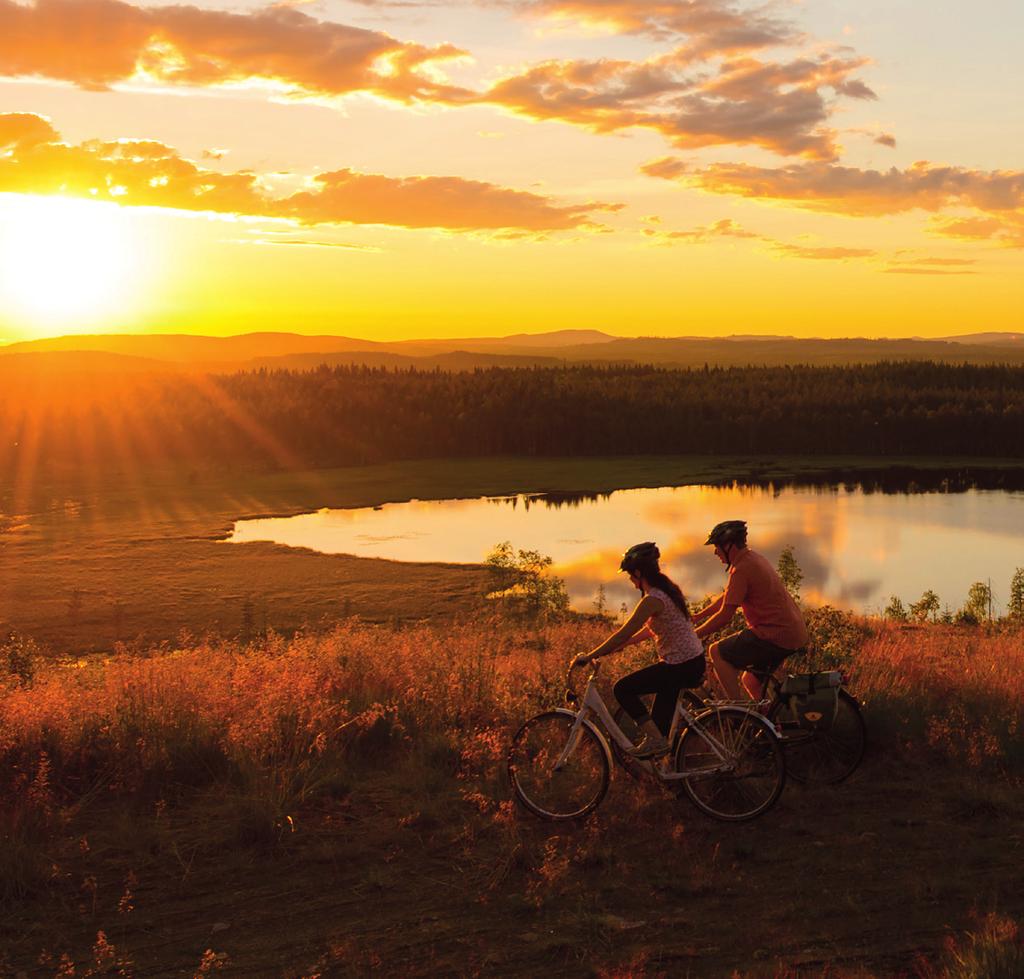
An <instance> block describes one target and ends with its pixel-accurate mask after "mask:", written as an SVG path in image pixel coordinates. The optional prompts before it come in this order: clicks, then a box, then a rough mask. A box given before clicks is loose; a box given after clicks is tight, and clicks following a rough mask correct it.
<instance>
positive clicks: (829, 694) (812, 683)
mask: <svg viewBox="0 0 1024 979" xmlns="http://www.w3.org/2000/svg"><path fill="white" fill-rule="evenodd" d="M842 683H843V675H842V673H840V672H839V671H838V670H831V671H829V672H828V673H801V674H798V675H796V676H788V677H786V679H785V680H784V681H783V683H782V695H783V696H784V697H785V698H786V702H787V703H788V704H789V709H790V711H791V713H792V716H793V717H794V718H795V720H796V722H797V723H798V724H799V725H800V727H804V728H810V729H811V730H815V731H827V730H828V729H829V728H830V727H832V723H833V721H835V719H836V711H837V710H838V709H839V688H840V686H842Z"/></svg>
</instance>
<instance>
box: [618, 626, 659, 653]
mask: <svg viewBox="0 0 1024 979" xmlns="http://www.w3.org/2000/svg"><path fill="white" fill-rule="evenodd" d="M656 638H657V636H655V635H654V633H653V632H651V627H650V626H649V625H647V624H646V623H645V624H644V625H642V626H641V627H640V631H639V632H638V633H637V634H636V635H635V636H633V637H632V638H630V639H627V640H625V641H624V642H623V643H621V644H620V645H619V649H625V648H626V646H635V645H636V644H637V643H638V642H644V641H646V640H647V639H656Z"/></svg>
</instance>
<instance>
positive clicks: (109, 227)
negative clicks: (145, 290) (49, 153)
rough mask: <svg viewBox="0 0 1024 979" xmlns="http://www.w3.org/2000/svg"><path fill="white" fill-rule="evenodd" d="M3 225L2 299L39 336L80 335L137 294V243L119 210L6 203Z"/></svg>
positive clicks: (48, 201) (63, 201)
mask: <svg viewBox="0 0 1024 979" xmlns="http://www.w3.org/2000/svg"><path fill="white" fill-rule="evenodd" d="M6 203H7V206H6V207H5V212H4V221H3V223H2V225H0V296H2V298H3V300H4V305H5V306H9V307H14V308H16V309H17V310H18V312H19V314H20V315H21V316H22V317H24V318H25V319H26V320H30V321H31V322H33V323H34V324H36V326H37V328H38V329H39V330H40V331H43V330H45V329H47V328H49V327H53V326H59V327H60V328H61V330H62V331H72V332H77V331H79V330H82V329H83V328H85V327H91V326H94V325H95V324H96V323H97V321H101V318H102V317H103V316H104V314H106V313H108V312H110V311H112V310H113V309H115V308H120V307H122V306H123V303H124V301H125V298H126V296H127V295H130V294H132V293H134V292H135V291H136V290H135V286H134V279H135V272H136V266H137V243H136V242H134V241H133V240H132V237H133V235H132V233H131V229H130V227H129V222H128V220H127V219H126V217H125V215H124V214H123V212H122V210H121V208H119V207H118V206H117V205H116V204H109V203H99V202H94V201H86V200H77V199H74V198H68V197H20V196H14V197H12V198H10V199H9V201H8V202H6Z"/></svg>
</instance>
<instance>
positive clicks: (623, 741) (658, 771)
mask: <svg viewBox="0 0 1024 979" xmlns="http://www.w3.org/2000/svg"><path fill="white" fill-rule="evenodd" d="M599 672H600V661H597V660H595V661H594V662H593V669H592V670H591V673H590V676H589V677H588V678H587V686H586V689H585V690H584V692H583V697H582V702H581V704H580V708H579V710H578V711H576V712H575V718H576V720H575V723H574V724H573V727H572V731H570V733H569V739H568V741H567V742H566V745H565V748H563V749H562V753H561V754H560V755H559V757H558V760H557V761H556V762H555V769H556V771H557V770H558V769H559V768H561V767H562V766H563V765H564V764H565V762H566V761H567V760H568V758H569V756H570V755H571V754H572V753H573V751H574V750H575V749H576V745H577V743H578V741H579V731H580V728H582V727H583V726H584V725H586V726H588V727H590V728H591V729H592V730H593V731H594V732H595V734H596V735H597V736H598V738H599V739H600V741H601V744H602V746H603V747H604V749H605V752H606V753H607V754H609V755H610V754H611V752H610V750H609V748H608V737H611V738H612V740H613V741H614V742H615V743H616V744H617V745H618V746H619V747H620V748H621V749H622V750H623V752H628V751H629V749H630V748H632V747H633V742H632V740H630V738H629V737H628V736H627V735H626V734H625V733H624V732H623V730H622V728H620V727H619V725H618V724H616V723H615V719H614V718H613V717H612V715H611V712H610V711H609V710H608V707H607V705H606V704H605V702H604V698H603V697H602V696H601V692H600V691H599V690H598V689H597V674H598V673H599ZM710 709H712V710H713V709H714V708H713V707H711V708H710ZM742 709H744V710H746V708H742ZM747 713H750V714H754V713H755V712H754V711H750V710H747ZM758 716H759V715H758ZM593 717H596V718H597V719H598V720H599V721H600V722H601V725H602V726H603V728H604V730H602V729H601V728H600V727H598V726H597V725H595V724H594V723H593V720H592V718H593ZM761 720H763V718H761ZM683 728H689V729H690V730H692V731H693V732H694V733H695V734H697V735H698V736H699V737H700V738H702V739H703V740H704V741H705V742H706V743H707V744H708V746H709V747H710V748H711V750H712V752H713V753H714V754H715V755H716V756H717V757H718V759H719V762H720V763H719V764H717V765H709V766H705V767H704V768H699V769H691V770H690V771H688V772H677V771H675V769H673V768H663V767H661V766H659V765H656V764H654V761H653V760H652V761H648V760H646V759H640V758H638V759H636V764H637V765H638V766H640V767H641V768H642V769H643V770H644V771H647V772H650V773H651V774H653V775H655V776H656V777H657V778H659V779H660V780H661V781H663V782H673V781H679V780H681V779H688V778H692V777H694V776H697V775H710V774H713V773H715V772H721V771H728V770H729V769H730V768H731V767H732V766H733V761H732V758H731V752H730V751H729V749H728V748H727V747H726V746H725V745H723V744H722V743H721V742H720V741H719V740H718V739H717V738H715V737H714V735H712V734H711V733H710V732H709V731H708V730H707V729H706V728H705V727H704V726H703V725H702V724H701V723H700V721H699V720H698V719H697V718H696V717H695V716H694V715H693V714H691V713H690V712H689V711H688V710H687V709H686V708H685V707H684V706H683V702H682V700H681V699H680V700H677V701H676V709H675V713H674V714H673V715H672V726H671V728H670V729H669V733H668V743H669V744H670V745H673V746H674V745H675V744H676V738H677V736H678V734H679V733H680V731H681V730H682V729H683ZM605 732H607V735H606V734H605Z"/></svg>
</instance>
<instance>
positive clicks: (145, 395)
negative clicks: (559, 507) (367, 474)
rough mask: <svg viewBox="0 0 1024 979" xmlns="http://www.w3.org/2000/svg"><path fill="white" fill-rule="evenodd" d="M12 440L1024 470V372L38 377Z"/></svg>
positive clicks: (359, 456)
mask: <svg viewBox="0 0 1024 979" xmlns="http://www.w3.org/2000/svg"><path fill="white" fill-rule="evenodd" d="M0 443H2V447H0V466H2V468H3V474H5V475H8V476H10V475H17V474H18V473H19V472H21V473H24V472H25V471H26V469H28V470H29V471H32V472H35V473H37V474H39V473H40V471H44V472H45V471H46V470H47V469H51V470H58V469H59V470H64V471H66V470H68V469H71V470H74V469H75V468H77V467H83V468H88V467H95V466H96V465H97V464H102V465H114V466H119V467H124V466H129V465H132V466H139V467H145V466H148V465H151V464H152V465H157V464H166V463H168V462H175V463H186V464H193V463H195V464H199V463H203V462H205V463H208V464H210V463H213V464H217V465H221V466H233V465H238V466H245V467H249V466H257V467H295V466H304V467H306V466H308V467H321V466H337V465H346V464H354V463H369V462H377V461H385V460H396V459H411V458H430V457H453V456H486V455H492V454H494V455H498V454H501V455H505V454H511V455H611V454H616V455H618V454H674V453H701V454H709V453H710V454H714V453H722V454H732V453H779V454H808V455H815V454H828V455H835V454H858V455H880V456H885V455H895V454H899V455H950V454H956V455H975V456H982V455H984V456H1004V457H1011V458H1024V368H1020V367H1008V366H1002V367H996V366H965V365H961V366H950V365H941V364H929V363H895V364H876V365H871V366H861V367H844V368H837V367H772V368H715V369H700V370H685V371H683V370H659V369H657V368H653V367H608V368H600V367H593V366H589V367H568V368H528V369H517V370H516V369H506V368H492V369H489V370H477V371H472V372H454V371H440V370H436V371H417V370H400V371H393V370H386V369H369V368H362V367H333V368H328V367H322V368H320V369H319V370H315V371H311V372H291V371H265V370H261V371H255V372H248V373H239V374H234V375H224V376H205V375H204V376H199V377H197V376H191V375H189V376H186V375H166V376H161V375H153V376H149V375H145V374H139V375H125V376H122V377H119V378H118V379H117V380H116V381H112V379H111V377H110V375H104V376H103V377H102V378H101V379H99V381H96V379H93V380H92V381H90V380H89V379H88V377H85V376H83V377H80V378H77V379H75V378H72V377H70V376H68V375H62V376H61V377H60V378H56V379H53V378H51V379H49V380H47V379H46V378H43V377H39V376H35V377H33V378H31V379H29V378H24V379H22V381H21V382H20V383H19V382H18V381H17V379H16V378H15V379H12V383H11V384H8V385H6V386H5V387H4V388H3V389H2V390H0Z"/></svg>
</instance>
